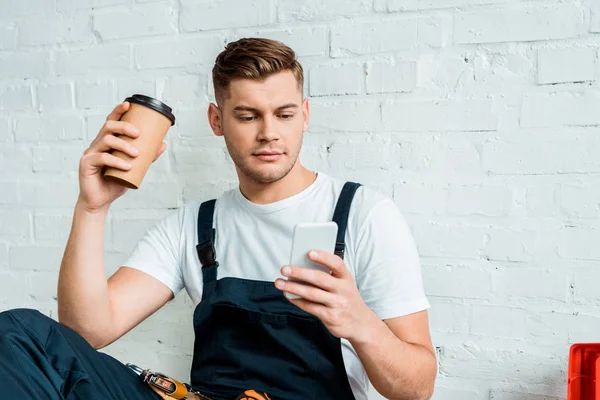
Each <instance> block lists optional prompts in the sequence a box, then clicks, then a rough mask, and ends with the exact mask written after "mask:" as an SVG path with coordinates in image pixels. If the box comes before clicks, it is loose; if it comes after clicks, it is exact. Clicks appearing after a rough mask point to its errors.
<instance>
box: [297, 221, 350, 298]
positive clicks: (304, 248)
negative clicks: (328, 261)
mask: <svg viewBox="0 0 600 400" xmlns="http://www.w3.org/2000/svg"><path fill="white" fill-rule="evenodd" d="M337 232H338V226H337V224H336V223H335V222H333V221H328V222H312V223H302V224H298V225H296V226H295V227H294V235H293V239H292V253H291V255H290V265H294V266H297V267H301V268H310V269H314V270H318V271H323V272H326V273H330V271H329V269H328V268H327V267H324V266H322V265H321V264H318V263H316V262H313V261H311V260H310V259H309V258H308V252H309V251H311V250H321V251H325V252H327V253H330V254H333V252H334V251H335V242H336V238H337ZM286 296H287V298H289V299H298V298H299V296H296V295H294V294H291V293H286Z"/></svg>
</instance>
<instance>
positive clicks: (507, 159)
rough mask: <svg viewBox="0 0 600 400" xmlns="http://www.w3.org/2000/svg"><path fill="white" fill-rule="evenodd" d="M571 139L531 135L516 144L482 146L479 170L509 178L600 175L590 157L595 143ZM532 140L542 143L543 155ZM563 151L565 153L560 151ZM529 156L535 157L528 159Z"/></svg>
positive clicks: (598, 164)
mask: <svg viewBox="0 0 600 400" xmlns="http://www.w3.org/2000/svg"><path fill="white" fill-rule="evenodd" d="M575 137H576V136H571V137H569V138H564V139H557V140H550V139H542V138H539V137H537V136H535V135H532V136H528V137H527V140H522V141H519V142H518V143H501V142H489V143H485V144H484V145H483V150H482V154H483V156H482V157H483V168H484V170H486V171H489V172H493V173H495V174H511V175H512V174H516V175H525V174H554V173H582V172H600V160H599V159H598V158H597V157H596V156H595V154H591V153H590V149H591V148H594V147H593V146H595V145H596V141H597V139H595V138H585V137H584V138H578V140H574V138H575ZM523 139H525V138H523ZM531 140H533V141H531ZM535 140H541V141H543V142H544V151H543V152H541V153H540V151H539V143H540V142H539V141H538V142H536V141H535ZM566 148H568V149H569V152H568V153H565V151H564V150H565V149H566ZM532 154H536V155H537V156H536V157H532V156H531V155H532Z"/></svg>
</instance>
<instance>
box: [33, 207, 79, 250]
mask: <svg viewBox="0 0 600 400" xmlns="http://www.w3.org/2000/svg"><path fill="white" fill-rule="evenodd" d="M72 222H73V218H72V213H70V214H68V215H67V214H57V213H52V214H50V213H47V212H36V213H35V214H34V216H33V232H34V236H35V242H36V243H37V244H40V243H41V244H50V245H64V244H65V243H66V242H67V240H68V239H69V234H70V232H71V224H72Z"/></svg>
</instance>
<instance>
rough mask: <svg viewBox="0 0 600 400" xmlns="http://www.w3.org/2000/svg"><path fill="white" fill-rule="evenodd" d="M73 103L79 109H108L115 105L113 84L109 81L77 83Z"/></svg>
mask: <svg viewBox="0 0 600 400" xmlns="http://www.w3.org/2000/svg"><path fill="white" fill-rule="evenodd" d="M75 99H76V100H75V101H76V103H77V107H79V108H84V109H85V108H110V107H111V106H112V107H114V106H115V105H116V104H117V101H116V100H115V88H114V84H113V82H112V81H110V80H96V81H85V82H78V83H77V84H76V86H75Z"/></svg>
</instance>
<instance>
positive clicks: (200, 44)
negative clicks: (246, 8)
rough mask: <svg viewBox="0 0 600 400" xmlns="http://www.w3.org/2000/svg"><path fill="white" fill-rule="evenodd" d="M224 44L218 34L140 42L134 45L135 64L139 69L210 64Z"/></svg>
mask: <svg viewBox="0 0 600 400" xmlns="http://www.w3.org/2000/svg"><path fill="white" fill-rule="evenodd" d="M224 44H225V43H224V40H223V38H221V37H218V36H209V37H202V38H193V39H177V40H172V41H168V42H157V43H151V44H142V45H138V46H137V47H136V51H135V64H136V66H137V67H138V68H139V69H154V68H175V67H185V66H190V65H211V66H212V64H214V62H215V59H216V57H217V55H218V54H219V53H220V52H221V51H222V50H223V48H224Z"/></svg>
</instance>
